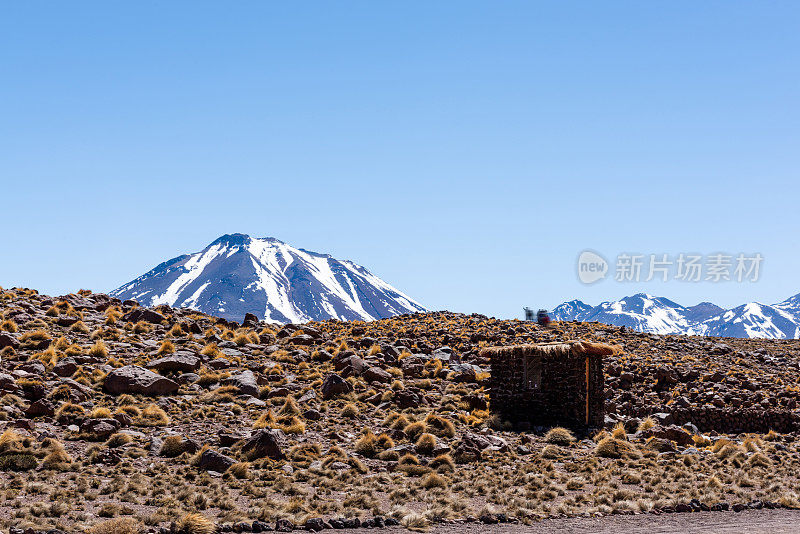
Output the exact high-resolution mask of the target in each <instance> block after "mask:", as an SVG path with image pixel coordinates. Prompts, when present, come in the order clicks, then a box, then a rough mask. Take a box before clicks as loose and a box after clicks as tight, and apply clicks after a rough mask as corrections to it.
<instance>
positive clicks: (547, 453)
mask: <svg viewBox="0 0 800 534" xmlns="http://www.w3.org/2000/svg"><path fill="white" fill-rule="evenodd" d="M561 454H562V452H561V449H559V448H558V447H557V446H556V445H553V444H552V443H551V444H549V445H547V446H545V448H544V449H542V458H547V459H549V460H553V459H555V458H558V457H559V456H561Z"/></svg>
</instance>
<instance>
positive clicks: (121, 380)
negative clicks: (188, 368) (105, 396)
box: [103, 365, 178, 395]
mask: <svg viewBox="0 0 800 534" xmlns="http://www.w3.org/2000/svg"><path fill="white" fill-rule="evenodd" d="M103 388H104V389H105V390H106V391H107V392H108V393H111V394H112V395H122V394H123V393H133V394H135V393H141V394H142V395H171V394H173V393H175V392H176V391H178V383H177V382H175V381H173V380H170V379H169V378H165V377H163V376H161V375H160V374H158V373H154V372H153V371H150V370H148V369H145V368H144V367H139V366H138V365H126V366H125V367H120V368H119V369H114V370H113V371H111V372H110V373H108V375H106V379H105V382H104V383H103Z"/></svg>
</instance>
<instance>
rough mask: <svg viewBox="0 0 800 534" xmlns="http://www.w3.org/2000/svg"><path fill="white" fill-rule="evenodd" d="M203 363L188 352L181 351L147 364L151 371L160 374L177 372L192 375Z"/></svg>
mask: <svg viewBox="0 0 800 534" xmlns="http://www.w3.org/2000/svg"><path fill="white" fill-rule="evenodd" d="M201 365H202V362H201V361H200V358H198V357H197V356H195V355H194V354H192V353H191V352H187V351H179V352H176V353H175V354H172V355H170V356H165V357H163V358H159V359H157V360H153V361H152V362H150V363H148V364H147V367H148V368H149V369H155V370H156V371H159V372H162V373H163V372H170V371H175V372H179V373H191V372H193V371H197V370H198V369H200V366H201Z"/></svg>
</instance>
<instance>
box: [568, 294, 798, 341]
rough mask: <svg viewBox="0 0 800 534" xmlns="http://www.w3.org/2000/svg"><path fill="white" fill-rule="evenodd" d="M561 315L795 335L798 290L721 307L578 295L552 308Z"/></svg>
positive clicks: (690, 330) (697, 330) (695, 331)
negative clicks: (769, 301)
mask: <svg viewBox="0 0 800 534" xmlns="http://www.w3.org/2000/svg"><path fill="white" fill-rule="evenodd" d="M553 318H554V319H556V320H560V321H587V322H592V321H597V322H600V323H605V324H610V325H615V326H627V327H630V328H632V329H634V330H638V331H640V332H652V333H658V334H687V335H707V336H719V337H747V338H769V339H792V338H800V294H798V295H795V296H793V297H790V298H788V299H786V300H785V301H783V302H780V303H778V304H775V305H772V306H769V305H766V304H760V303H757V302H751V303H748V304H743V305H741V306H738V307H736V308H733V309H731V310H725V309H723V308H721V307H719V306H717V305H716V304H712V303H710V302H701V303H700V304H697V305H696V306H690V307H684V306H681V305H679V304H676V303H675V302H672V301H671V300H669V299H666V298H663V297H654V296H652V295H647V294H645V293H638V294H636V295H633V296H629V297H625V298H622V299H620V300H618V301H609V302H603V303H601V304H599V305H598V306H595V307H592V306H590V305H589V304H586V303H584V302H581V301H579V300H572V301H569V302H565V303H564V304H561V305H560V306H558V307H556V308H555V309H554V310H553Z"/></svg>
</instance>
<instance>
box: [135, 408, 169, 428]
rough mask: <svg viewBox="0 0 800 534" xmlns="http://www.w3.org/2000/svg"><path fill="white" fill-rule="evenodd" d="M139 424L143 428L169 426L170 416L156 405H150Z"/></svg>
mask: <svg viewBox="0 0 800 534" xmlns="http://www.w3.org/2000/svg"><path fill="white" fill-rule="evenodd" d="M138 424H139V425H141V426H167V425H168V424H169V416H167V412H165V411H164V410H162V409H161V408H159V407H158V405H156V404H148V405H147V406H145V408H144V410H142V414H141V415H140V416H139V420H138Z"/></svg>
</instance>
